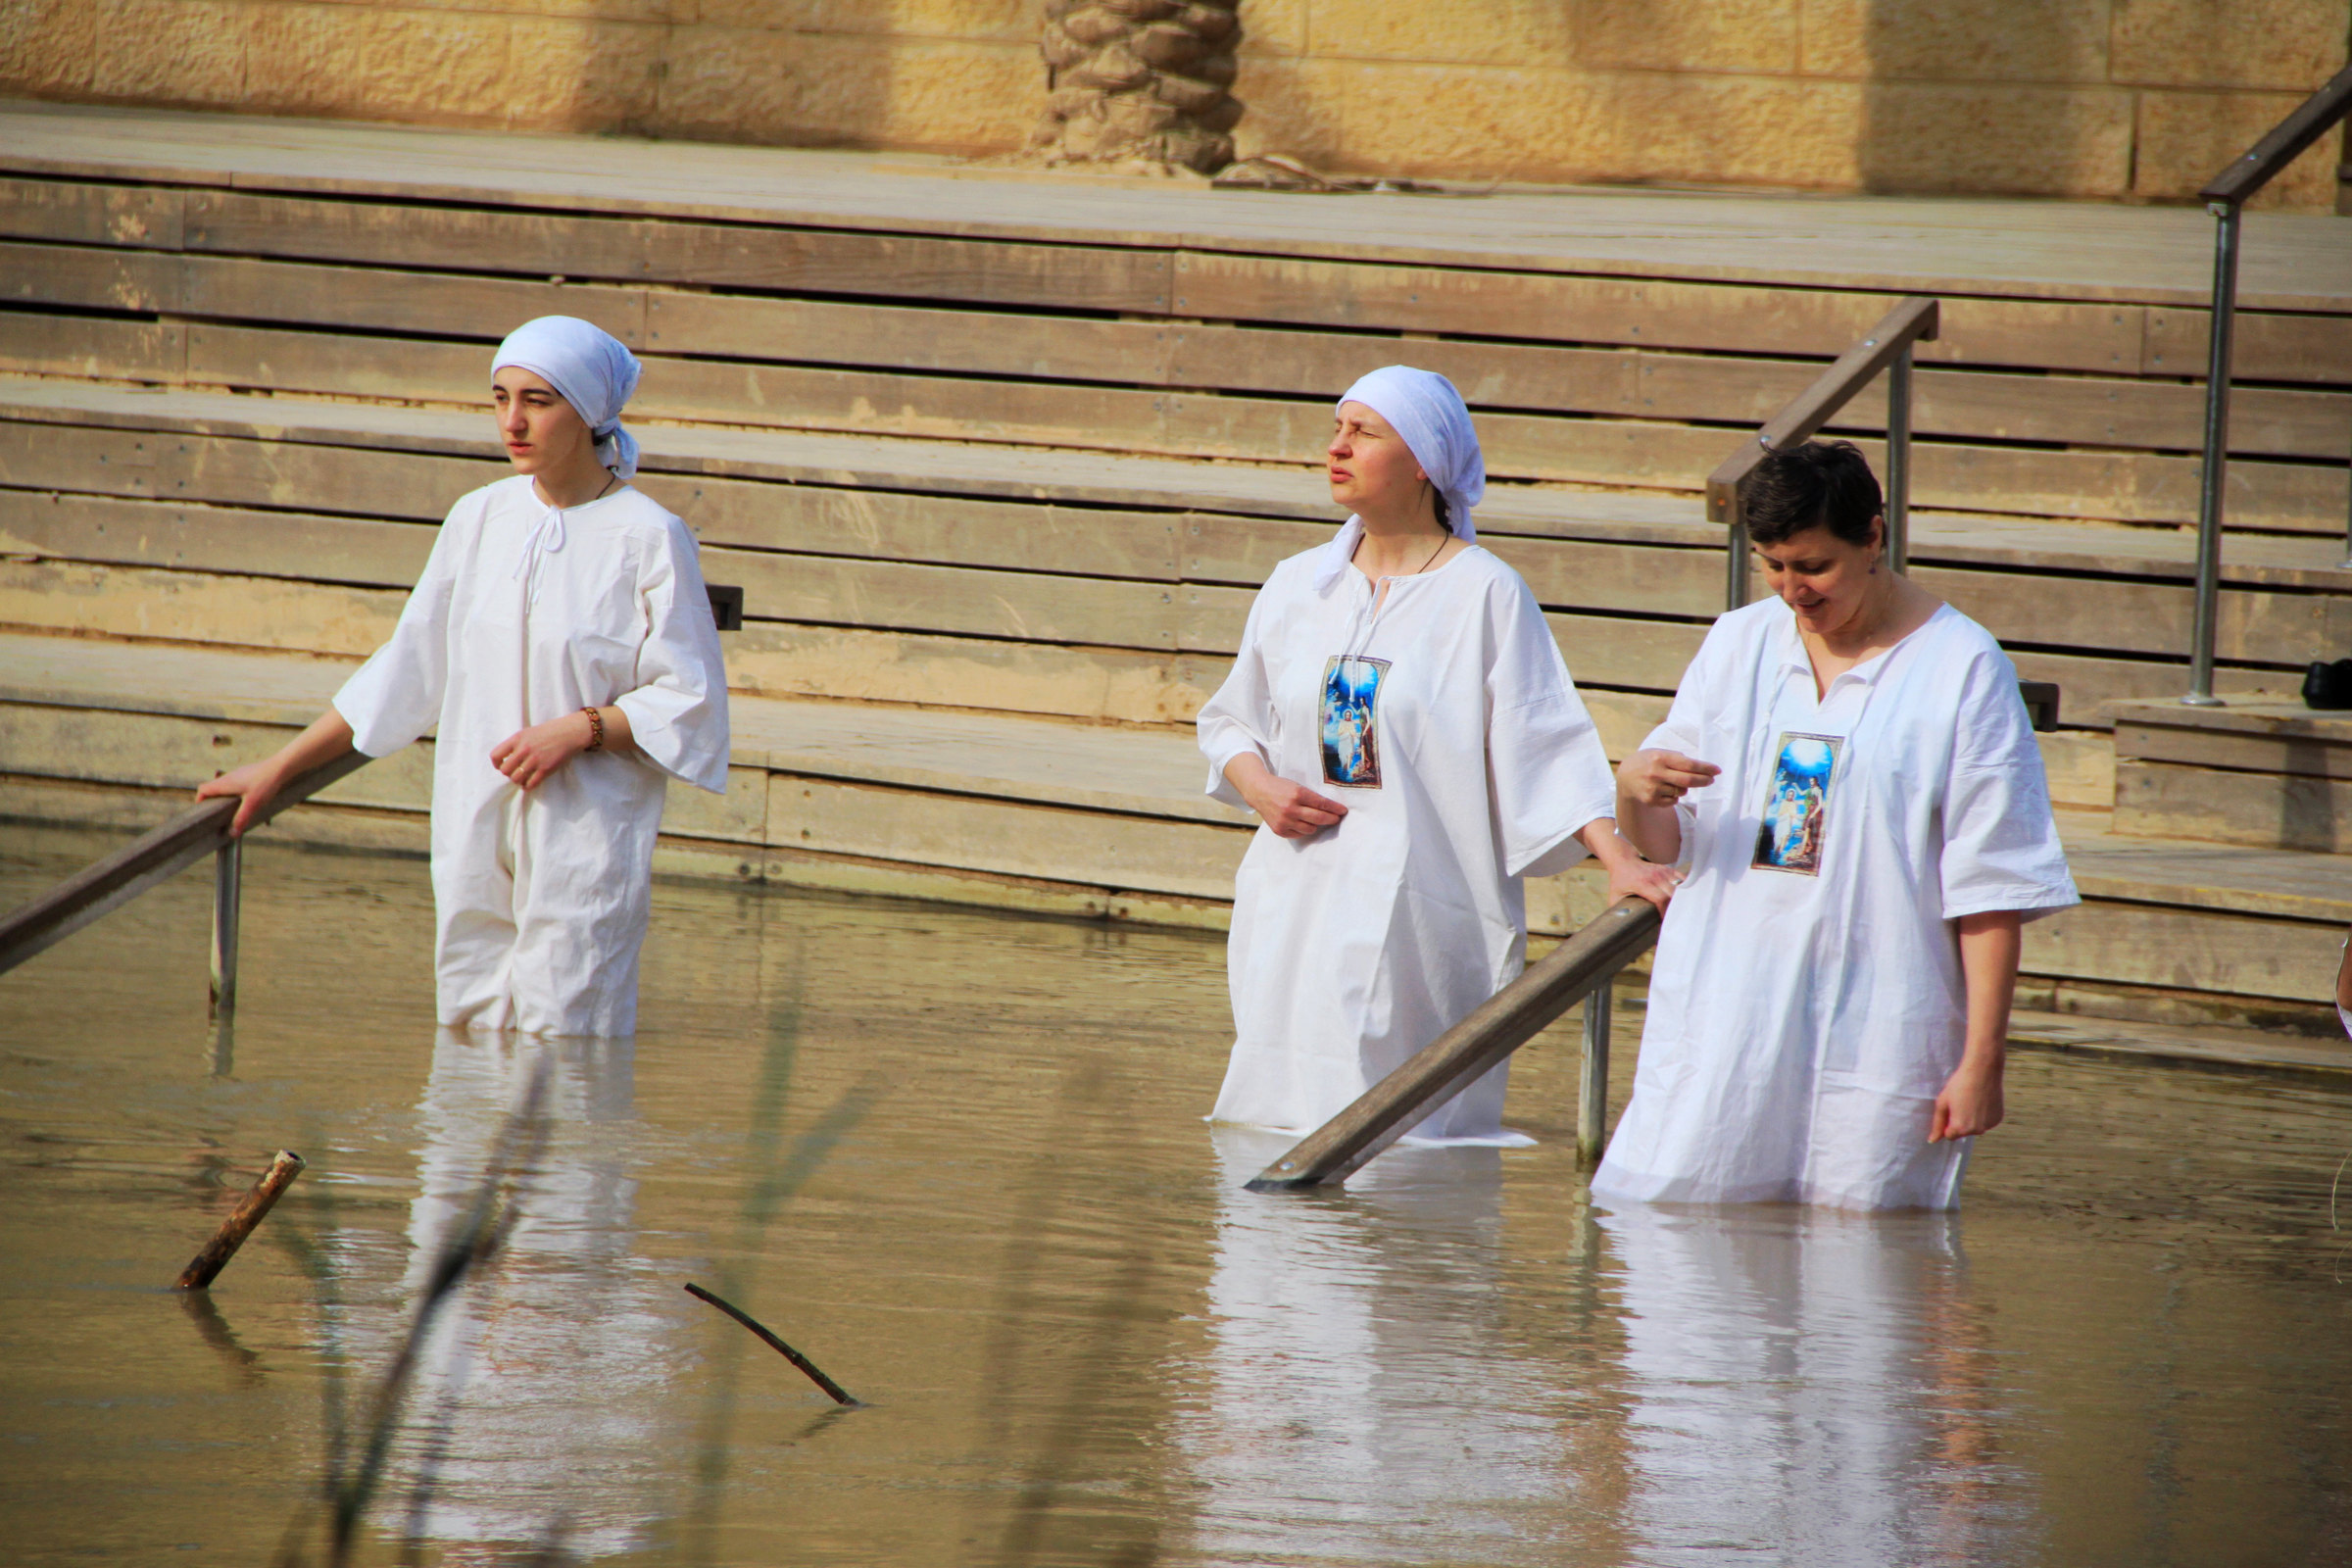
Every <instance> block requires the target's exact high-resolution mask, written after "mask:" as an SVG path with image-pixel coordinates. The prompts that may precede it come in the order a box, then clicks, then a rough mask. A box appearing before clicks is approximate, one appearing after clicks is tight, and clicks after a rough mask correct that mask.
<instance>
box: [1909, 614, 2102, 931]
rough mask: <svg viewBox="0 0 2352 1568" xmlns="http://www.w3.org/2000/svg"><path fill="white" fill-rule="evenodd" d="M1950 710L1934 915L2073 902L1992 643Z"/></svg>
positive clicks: (2020, 703)
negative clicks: (1939, 890) (1939, 904)
mask: <svg viewBox="0 0 2352 1568" xmlns="http://www.w3.org/2000/svg"><path fill="white" fill-rule="evenodd" d="M1955 719H1956V724H1955V730H1954V741H1953V745H1952V764H1951V767H1952V771H1951V777H1950V778H1949V780H1947V781H1946V784H1945V790H1944V804H1943V856H1942V863H1941V867H1940V870H1941V873H1942V879H1943V917H1944V918H1945V919H1947V920H1956V919H1958V918H1959V917H1960V916H1962V915H1964V914H1983V913H1985V912H1986V911H1988V910H1993V909H2018V910H2021V911H2023V912H2024V914H2025V917H2026V918H2027V919H2029V920H2033V919H2036V918H2038V917H2039V916H2041V915H2045V914H2049V913H2052V912H2054V911H2056V910H2059V909H2063V908H2067V907H2070V906H2073V905H2076V904H2080V903H2081V902H2082V899H2081V896H2080V895H2078V894H2077V893H2076V892H2075V879H2074V876H2073V874H2072V873H2071V872H2069V871H2068V870H2067V867H2066V851H2065V849H2064V848H2063V847H2062V846H2061V845H2060V844H2059V842H2058V822H2057V818H2056V817H2055V816H2053V815H2052V814H2051V811H2050V787H2049V781H2048V779H2047V777H2046V776H2045V775H2044V774H2043V771H2042V765H2041V748H2040V746H2039V745H2038V744H2036V743H2035V741H2034V726H2033V723H2032V721H2031V720H2029V719H2028V717H2027V716H2026V705H2025V702H2024V700H2023V699H2022V698H2021V697H2020V696H2019V695H2018V690H2017V667H2016V666H2015V665H2014V664H2012V663H2010V662H2009V658H2008V656H2007V655H2006V654H2003V653H2002V652H2001V651H2000V650H1999V649H1998V648H1997V647H1992V646H1987V647H1985V648H1984V649H1982V650H1981V651H1979V652H1978V653H1977V654H1976V656H1975V657H1974V658H1973V659H1972V660H1971V662H1970V664H1969V670H1968V675H1967V678H1966V679H1965V680H1964V681H1963V682H1962V683H1961V691H1960V711H1959V712H1958V713H1957V714H1956V715H1955Z"/></svg>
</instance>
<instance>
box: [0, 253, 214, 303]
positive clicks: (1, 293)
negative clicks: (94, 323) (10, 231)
mask: <svg viewBox="0 0 2352 1568" xmlns="http://www.w3.org/2000/svg"><path fill="white" fill-rule="evenodd" d="M183 270H184V269H183V267H182V265H181V259H180V258H179V257H177V256H172V255H169V254H167V253H165V252H162V251H152V250H98V249H95V248H92V247H89V246H76V245H0V300H5V301H7V302H9V303H11V304H13V305H18V306H41V305H62V306H69V307H73V308H78V309H83V310H98V311H139V312H149V313H152V312H157V311H177V310H178V309H179V308H180V305H179V300H180V284H181V280H182V273H183ZM6 319H7V318H4V317H0V321H4V320H6Z"/></svg>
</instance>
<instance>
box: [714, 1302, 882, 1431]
mask: <svg viewBox="0 0 2352 1568" xmlns="http://www.w3.org/2000/svg"><path fill="white" fill-rule="evenodd" d="M686 1294H687V1295H688V1296H691V1297H693V1298H694V1299H696V1300H698V1301H708V1302H710V1303H711V1305H712V1306H715V1307H717V1308H718V1309H719V1310H720V1311H721V1312H724V1313H726V1314H727V1316H729V1317H731V1318H733V1319H734V1320H735V1321H736V1322H738V1323H740V1324H742V1325H743V1326H744V1327H745V1328H747V1329H750V1330H751V1331H752V1332H753V1333H754V1334H757V1335H759V1336H760V1339H761V1340H762V1341H763V1342H764V1343H765V1344H766V1346H767V1348H769V1349H771V1350H773V1351H775V1352H776V1353H777V1354H778V1355H781V1356H782V1357H784V1359H785V1360H787V1361H790V1362H791V1363H792V1364H793V1365H794V1366H797V1367H799V1368H800V1369H801V1370H802V1371H803V1372H806V1373H808V1374H809V1382H811V1383H813V1384H815V1385H816V1386H817V1387H818V1388H820V1389H822V1390H824V1391H825V1393H826V1394H827V1395H829V1396H830V1397H832V1399H833V1402H834V1403H836V1404H846V1405H853V1406H854V1405H857V1404H858V1402H859V1401H858V1400H857V1399H853V1398H851V1397H850V1393H849V1391H848V1390H847V1389H845V1388H843V1387H842V1386H841V1385H840V1384H838V1383H836V1382H834V1381H833V1380H832V1379H831V1378H829V1377H827V1376H825V1374H824V1371H823V1369H822V1368H820V1367H818V1366H817V1364H816V1363H815V1362H814V1361H811V1360H809V1358H808V1357H807V1356H805V1355H803V1354H802V1353H801V1352H800V1351H798V1350H796V1349H794V1348H792V1347H791V1346H789V1345H786V1344H785V1343H784V1342H783V1341H782V1340H780V1339H778V1338H777V1337H776V1336H775V1335H774V1334H773V1333H772V1332H770V1331H769V1329H768V1327H767V1325H766V1324H764V1323H761V1322H760V1320H759V1319H758V1318H756V1317H754V1316H752V1315H751V1314H750V1313H749V1312H746V1311H745V1310H744V1309H743V1308H741V1307H739V1306H737V1305H735V1304H734V1303H733V1302H732V1301H726V1300H722V1299H719V1298H718V1297H715V1296H713V1295H711V1293H710V1292H709V1291H706V1290H704V1289H703V1288H702V1287H701V1286H700V1285H693V1284H689V1285H688V1286H687V1287H686Z"/></svg>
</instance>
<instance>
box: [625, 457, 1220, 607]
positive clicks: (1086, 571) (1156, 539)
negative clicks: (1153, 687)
mask: <svg viewBox="0 0 2352 1568" xmlns="http://www.w3.org/2000/svg"><path fill="white" fill-rule="evenodd" d="M636 483H637V486H638V488H639V489H641V490H643V491H644V492H645V493H646V494H647V495H649V496H652V497H653V498H654V499H655V500H656V501H659V502H661V503H662V505H663V506H665V507H667V508H669V509H670V510H671V511H672V512H674V513H676V514H677V515H679V516H680V517H682V518H684V519H685V520H686V524H687V526H688V527H690V528H692V529H693V530H694V531H695V534H696V536H697V537H699V538H700V539H701V540H702V541H703V543H704V544H706V545H726V546H735V547H740V548H744V549H751V550H780V551H789V552H795V553H799V554H803V555H819V556H855V557H859V558H863V559H867V560H877V561H921V562H931V563H934V564H941V565H963V566H1003V567H1006V568H1009V569H1012V570H1026V571H1039V570H1045V571H1054V572H1057V573H1062V574H1066V575H1071V576H1086V577H1123V578H1130V579H1134V580H1138V581H1152V582H1173V581H1174V580H1175V579H1176V577H1177V576H1178V573H1179V566H1178V563H1177V533H1178V525H1179V519H1180V515H1179V514H1175V513H1166V512H1130V511H1117V510H1112V509H1109V508H1104V509H1101V510H1097V509H1094V508H1089V507H1057V506H1052V505H1030V504H1025V503H1021V502H1011V501H973V500H967V499H964V498H962V497H955V496H917V495H907V494H906V493H904V492H895V491H885V490H848V489H838V490H837V489H829V488H821V487H818V486H814V485H780V484H763V483H760V482H758V481H755V480H749V479H716V478H707V477H693V476H688V475H685V474H663V473H641V474H639V476H638V478H637V481H636Z"/></svg>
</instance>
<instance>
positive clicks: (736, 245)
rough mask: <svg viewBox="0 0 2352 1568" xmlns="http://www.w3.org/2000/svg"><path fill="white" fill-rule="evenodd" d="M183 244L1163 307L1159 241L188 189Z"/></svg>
mask: <svg viewBox="0 0 2352 1568" xmlns="http://www.w3.org/2000/svg"><path fill="white" fill-rule="evenodd" d="M185 243H186V248H187V249H189V250H191V251H214V252H224V253H229V254H238V255H256V256H280V257H299V258H303V259H307V260H315V261H325V262H344V263H350V262H362V263H370V264H374V265H378V266H390V267H432V268H445V269H453V270H470V271H485V272H519V273H526V274H537V275H540V276H547V277H553V276H559V275H560V276H564V277H583V278H593V279H597V280H600V281H607V282H638V281H663V282H677V283H692V284H696V285H699V286H703V287H731V288H760V289H773V290H780V291H782V290H789V291H795V292H807V293H812V294H856V295H863V296H873V295H879V296H882V297H885V298H888V297H893V296H895V297H899V298H912V299H957V300H970V301H977V302H986V303H991V304H1000V305H1046V306H1053V307H1056V308H1060V309H1067V310H1105V311H1142V312H1150V313H1153V314H1160V313H1164V312H1165V311H1166V310H1167V308H1168V307H1167V296H1168V277H1169V260H1168V256H1167V254H1166V253H1165V252H1163V251H1156V250H1144V249H1128V248H1123V247H1115V248H1114V247H1108V246H1075V245H1036V244H1026V243H1020V242H1010V241H1000V240H961V239H938V238H931V237H927V236H920V235H907V234H877V233H862V232H857V231H850V230H826V229H806V228H790V227H767V226H763V225H737V224H726V223H697V222H673V221H660V220H651V219H610V218H571V217H551V216H548V215H544V214H532V213H520V212H500V211H482V210H478V209H464V208H450V207H405V206H389V205H383V204H377V203H369V202H343V201H316V200H306V199H296V198H288V197H278V196H255V195H249V194H246V193H243V192H221V191H211V192H192V193H190V195H189V197H188V205H187V218H186V241H185Z"/></svg>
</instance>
